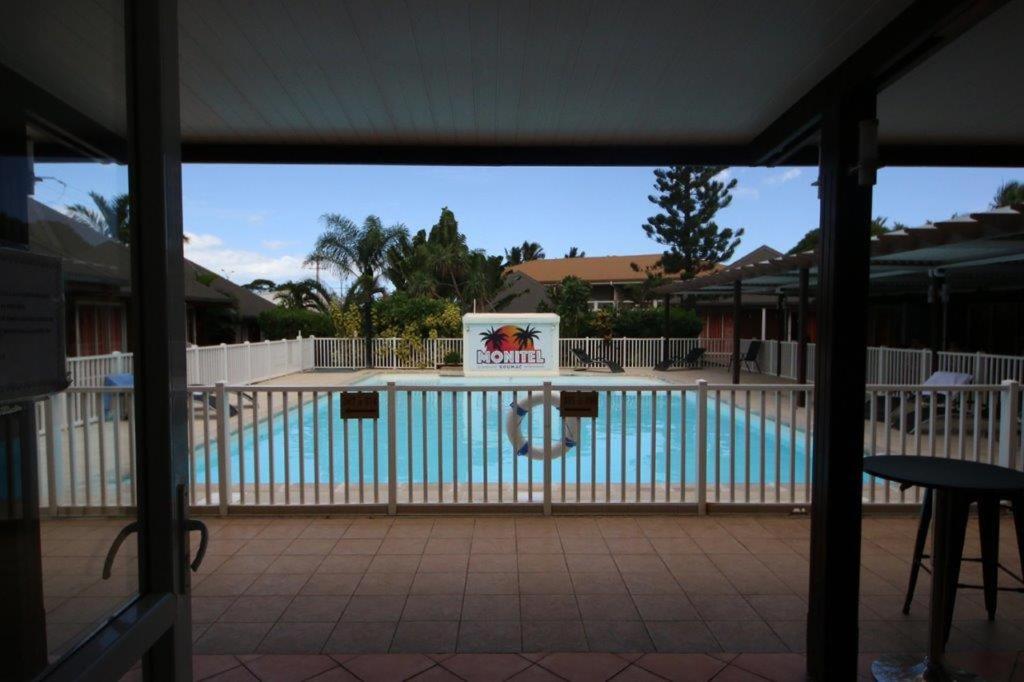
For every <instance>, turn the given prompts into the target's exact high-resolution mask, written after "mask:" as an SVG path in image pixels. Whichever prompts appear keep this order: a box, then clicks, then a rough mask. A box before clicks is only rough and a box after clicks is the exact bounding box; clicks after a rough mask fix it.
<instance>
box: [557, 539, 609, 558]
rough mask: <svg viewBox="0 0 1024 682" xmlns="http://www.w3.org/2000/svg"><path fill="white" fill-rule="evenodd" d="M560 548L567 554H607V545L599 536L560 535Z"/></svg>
mask: <svg viewBox="0 0 1024 682" xmlns="http://www.w3.org/2000/svg"><path fill="white" fill-rule="evenodd" d="M561 539H562V550H563V551H564V552H565V553H566V554H567V555H568V554H608V553H609V551H608V545H606V544H605V542H604V538H602V537H601V536H599V535H598V536H593V537H591V536H586V537H576V536H570V537H565V536H562V538H561Z"/></svg>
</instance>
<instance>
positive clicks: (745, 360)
mask: <svg viewBox="0 0 1024 682" xmlns="http://www.w3.org/2000/svg"><path fill="white" fill-rule="evenodd" d="M760 353H761V341H760V340H758V339H753V340H751V342H750V343H748V344H747V349H746V350H745V351H743V353H741V354H740V366H741V367H745V368H746V369H747V371H750V368H751V367H754V368H755V369H757V373H758V374H760V373H761V364H760V363H759V362H758V361H757V356H758V355H760ZM729 366H730V367H732V358H730V359H729Z"/></svg>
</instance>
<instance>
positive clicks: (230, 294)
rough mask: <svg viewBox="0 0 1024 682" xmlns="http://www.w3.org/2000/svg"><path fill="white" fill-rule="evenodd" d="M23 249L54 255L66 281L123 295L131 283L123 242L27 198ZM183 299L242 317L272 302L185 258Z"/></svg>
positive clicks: (127, 252)
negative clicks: (235, 311)
mask: <svg viewBox="0 0 1024 682" xmlns="http://www.w3.org/2000/svg"><path fill="white" fill-rule="evenodd" d="M28 214H29V223H30V229H29V248H30V249H31V250H32V252H34V253H40V254H44V255H48V256H54V257H57V258H60V260H61V267H62V270H63V273H64V281H65V282H66V283H76V284H92V285H99V286H105V287H110V288H113V289H116V290H117V293H118V294H119V295H121V296H127V295H128V293H129V291H130V288H129V287H130V284H129V283H130V281H131V254H130V252H129V249H128V246H127V245H125V244H123V243H121V242H119V241H117V240H116V239H110V238H109V237H107V236H105V235H103V234H100V233H99V232H97V231H96V230H94V229H92V228H91V227H89V226H87V225H84V224H83V223H80V222H78V221H77V220H74V219H72V218H69V217H68V216H66V215H64V214H63V213H61V212H59V211H56V210H54V209H53V208H50V207H49V206H47V205H45V204H43V203H40V202H38V201H35V200H33V199H30V200H29V206H28ZM184 285H185V300H186V301H188V302H189V303H210V304H219V305H232V304H233V305H234V306H235V307H236V308H237V309H238V312H239V315H241V316H242V317H256V316H257V315H259V313H260V312H261V311H263V310H267V309H269V308H273V307H274V304H273V303H271V302H269V301H267V300H265V299H263V298H260V297H259V296H257V295H256V294H254V293H252V292H251V291H249V290H247V289H244V288H242V287H240V286H238V285H237V284H235V283H234V282H230V281H228V280H226V279H224V278H223V277H221V276H220V275H217V274H215V273H213V272H211V271H210V270H207V269H206V268H204V267H203V266H201V265H199V264H197V263H193V262H192V261H190V260H188V259H187V258H186V259H185V273H184Z"/></svg>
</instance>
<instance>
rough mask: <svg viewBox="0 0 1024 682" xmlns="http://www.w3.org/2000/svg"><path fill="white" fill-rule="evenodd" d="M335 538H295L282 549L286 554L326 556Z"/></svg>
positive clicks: (334, 542) (335, 542) (335, 541)
mask: <svg viewBox="0 0 1024 682" xmlns="http://www.w3.org/2000/svg"><path fill="white" fill-rule="evenodd" d="M337 542H338V541H337V540H336V539H330V538H328V539H324V538H297V539H295V540H294V541H293V542H292V543H291V544H290V545H288V547H287V548H285V550H284V552H283V553H284V554H286V555H294V556H299V555H314V556H321V557H323V556H327V554H328V553H329V552H330V551H331V549H333V548H334V545H335V544H337Z"/></svg>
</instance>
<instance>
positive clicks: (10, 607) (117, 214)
mask: <svg viewBox="0 0 1024 682" xmlns="http://www.w3.org/2000/svg"><path fill="white" fill-rule="evenodd" d="M176 31H177V9H176V4H175V2H174V1H173V0H156V1H147V2H142V1H138V2H136V1H135V0H93V1H92V2H88V3H83V2H68V1H65V0H23V1H18V2H15V3H13V4H8V5H5V8H4V21H3V22H0V92H3V96H2V97H0V145H2V146H0V310H3V311H4V315H0V357H2V358H3V361H4V363H5V366H6V367H10V368H13V367H17V369H18V380H17V381H15V379H14V378H12V377H14V375H15V372H13V371H12V372H3V373H2V374H0V483H2V485H0V600H2V602H3V603H4V604H5V607H4V609H3V614H2V616H0V653H2V655H3V656H4V661H5V664H4V668H3V669H2V670H0V679H13V680H21V679H36V678H38V679H54V680H61V679H96V680H114V679H119V678H120V677H121V676H122V675H123V674H124V673H126V672H128V671H129V670H131V669H132V668H133V667H134V666H141V670H142V673H143V676H144V677H145V678H146V679H189V678H190V677H191V623H190V612H189V593H190V589H189V573H190V562H194V561H196V560H201V558H202V546H201V545H200V546H199V548H198V549H197V552H196V556H195V557H192V556H191V554H192V553H191V551H190V532H191V534H192V535H193V536H195V538H196V539H197V540H200V541H201V542H202V539H201V538H202V535H203V533H201V532H200V531H201V530H202V529H201V524H198V523H197V522H193V521H190V520H189V519H188V517H187V509H188V500H187V497H186V490H187V488H186V485H185V483H186V481H187V459H186V454H185V453H186V444H185V438H186V429H187V427H186V396H187V393H186V388H185V355H184V349H185V339H184V329H185V320H184V314H185V308H184V300H183V289H184V279H183V272H182V251H181V234H182V232H181V196H180V156H179V155H180V133H179V129H178V99H177V87H178V83H177V35H176ZM10 263H19V264H22V263H23V264H24V265H19V267H23V271H24V272H33V271H31V270H28V269H25V268H29V267H36V268H37V269H41V270H45V271H46V272H48V273H49V272H57V273H58V276H57V278H56V279H54V278H52V277H51V278H49V279H47V278H45V277H39V278H33V277H29V276H25V275H19V276H14V275H12V274H11V273H12V272H13V269H12V267H10V266H9V265H5V264H10ZM76 300H81V301H95V300H103V301H110V302H112V303H113V304H114V305H116V306H117V307H119V309H121V310H123V311H124V314H125V316H126V318H127V320H126V323H125V324H124V325H123V326H122V327H121V328H120V329H118V330H116V332H117V334H118V335H120V334H124V335H125V338H124V342H125V347H126V349H127V352H125V353H106V352H100V351H104V350H109V349H107V348H100V349H98V350H97V352H96V353H95V354H94V355H93V356H91V357H88V358H67V359H65V358H64V357H63V351H64V349H65V348H66V347H67V343H68V342H67V339H69V338H72V339H73V338H79V337H80V336H81V334H83V333H91V334H93V335H94V336H95V329H94V328H89V329H86V328H84V327H81V328H80V327H78V326H76V325H82V324H86V325H87V324H88V321H87V320H82V319H81V316H78V315H76V314H75V311H76V308H75V306H74V301H76ZM9 311H13V312H10V314H8V313H9ZM54 311H56V312H54ZM19 325H20V326H19ZM108 326H109V325H108ZM93 327H95V320H93ZM30 335H31V338H32V339H36V338H38V339H40V342H39V344H38V346H36V347H33V346H32V344H30V343H26V342H25V339H27V338H30ZM58 337H59V339H60V343H59V344H57V343H53V344H50V343H44V341H47V340H50V339H54V338H58ZM15 339H20V341H18V342H17V343H16V342H15ZM119 341H120V338H119ZM26 349H28V350H30V351H31V352H26ZM37 365H38V366H39V368H40V369H38V370H37ZM54 367H58V368H62V369H63V368H66V376H64V375H62V374H61V373H60V372H59V371H57V372H54V371H51V372H50V374H49V375H48V377H49V378H48V381H43V380H42V379H40V380H39V381H35V375H36V374H39V373H41V372H42V371H43V369H44V368H49V369H50V370H52V369H53V368H54ZM25 377H28V378H29V380H25Z"/></svg>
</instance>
